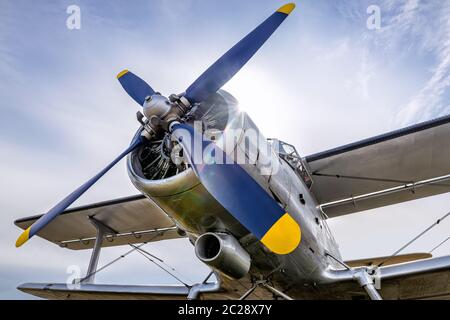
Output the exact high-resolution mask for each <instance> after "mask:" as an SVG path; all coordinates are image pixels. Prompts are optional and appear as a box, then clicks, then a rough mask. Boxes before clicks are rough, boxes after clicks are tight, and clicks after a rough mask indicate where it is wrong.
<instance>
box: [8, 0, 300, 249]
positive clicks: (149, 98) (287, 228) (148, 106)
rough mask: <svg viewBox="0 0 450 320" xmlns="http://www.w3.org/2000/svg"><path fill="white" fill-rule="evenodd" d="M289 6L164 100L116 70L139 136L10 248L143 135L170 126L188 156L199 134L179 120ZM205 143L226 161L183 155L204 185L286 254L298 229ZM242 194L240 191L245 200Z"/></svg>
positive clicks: (262, 39) (261, 237)
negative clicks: (136, 116) (137, 112)
mask: <svg viewBox="0 0 450 320" xmlns="http://www.w3.org/2000/svg"><path fill="white" fill-rule="evenodd" d="M294 8H295V4H293V3H289V4H286V5H284V6H282V7H281V8H279V9H278V10H277V11H276V12H275V13H273V14H272V15H271V16H270V17H269V18H267V19H266V20H265V21H264V22H262V23H261V24H260V25H259V26H258V27H256V28H255V29H254V30H253V31H252V32H250V33H249V34H248V35H247V36H246V37H244V38H243V39H242V40H241V41H239V42H238V43H237V44H236V45H235V46H234V47H232V48H231V49H230V50H229V51H228V52H226V53H225V54H224V55H223V56H222V57H221V58H219V59H218V60H217V61H216V62H215V63H214V64H213V65H211V66H210V67H209V68H208V69H207V70H206V71H205V72H204V73H203V74H202V75H201V76H200V77H198V78H197V80H195V81H194V82H193V83H192V84H191V85H190V86H189V87H188V88H187V89H186V91H185V93H184V94H182V95H180V96H177V95H172V96H171V97H170V100H169V99H167V98H166V97H164V96H162V95H160V94H158V93H156V92H155V91H154V90H153V89H152V87H151V86H150V85H149V84H147V83H146V82H145V81H144V80H142V79H141V78H140V77H138V76H137V75H135V74H134V73H132V72H130V71H128V70H124V71H122V72H120V73H119V74H118V75H117V78H118V80H119V82H120V84H121V85H122V87H123V88H124V89H125V91H126V92H127V93H128V95H129V96H130V97H131V98H133V100H134V101H136V102H137V103H138V104H139V105H140V106H141V107H143V113H144V115H145V116H146V118H147V122H145V123H144V125H143V128H144V130H142V135H138V137H137V138H135V139H134V140H133V141H132V143H131V145H130V146H129V147H128V148H127V149H126V150H125V151H124V152H123V153H121V154H120V155H119V156H118V157H117V158H116V159H114V161H113V162H111V163H110V164H109V165H108V166H107V167H105V168H104V169H103V170H102V171H100V172H99V173H98V174H97V175H95V176H94V177H92V178H91V179H90V180H88V181H87V182H86V183H84V184H83V185H82V186H80V187H79V188H78V189H76V190H75V191H73V192H72V193H71V194H69V195H68V196H67V197H66V198H64V199H63V200H62V201H61V202H59V203H58V204H57V205H56V206H54V207H53V208H52V209H50V211H49V212H47V213H46V214H45V215H43V216H42V217H41V218H39V219H38V220H37V221H36V222H35V223H33V224H32V225H31V226H30V227H29V228H28V229H26V230H25V231H24V232H23V233H22V234H21V235H20V237H19V238H18V239H17V242H16V246H17V247H20V246H21V245H22V244H24V243H25V242H26V241H28V240H29V239H30V238H31V237H32V236H34V235H35V234H36V233H38V232H39V231H40V230H42V228H44V227H45V226H46V225H48V224H49V223H50V222H51V221H52V220H53V219H55V218H56V217H57V216H58V215H59V214H61V213H62V212H63V211H64V210H65V209H67V208H68V207H69V206H70V205H71V204H72V203H73V202H74V201H75V200H77V199H78V198H79V197H80V196H81V195H82V194H83V193H84V192H86V191H87V190H88V189H89V188H90V187H91V186H92V185H93V184H94V183H96V182H97V181H98V180H99V179H100V178H101V177H102V176H103V175H104V174H105V173H106V172H108V171H109V170H110V169H111V168H112V167H113V166H114V165H115V164H116V163H117V162H119V161H120V160H121V159H122V158H123V157H125V156H126V155H127V154H129V153H130V152H132V151H133V150H135V149H137V148H139V147H140V146H141V145H142V144H143V143H144V141H145V138H147V139H152V137H154V136H155V135H156V134H157V133H160V132H163V131H167V130H169V131H170V130H171V131H172V134H173V135H174V136H175V137H177V139H178V141H179V142H180V144H181V145H182V147H183V149H184V150H185V151H186V153H187V154H192V151H193V148H192V145H190V144H189V143H186V140H187V139H188V138H189V137H191V138H193V137H198V135H199V134H200V133H198V132H196V131H195V130H194V129H193V128H192V127H191V126H189V125H186V124H181V123H180V121H182V120H183V117H184V116H185V115H186V113H187V112H188V111H189V109H190V107H191V106H192V105H194V104H197V103H201V102H203V101H205V100H206V99H208V97H209V96H210V95H212V94H214V93H215V92H217V91H218V90H219V89H220V88H221V87H222V86H223V85H225V84H226V83H227V82H228V81H229V80H230V79H231V78H232V77H233V76H234V75H235V74H236V73H237V72H238V71H239V70H241V69H242V67H243V66H244V65H245V64H246V63H247V62H248V61H249V60H250V58H251V57H253V56H254V55H255V53H256V52H257V51H258V50H259V49H260V48H261V46H262V45H263V44H264V43H265V42H266V41H267V39H268V38H269V37H270V36H271V35H272V34H273V33H274V31H275V30H276V29H277V28H278V27H279V26H280V25H281V23H282V22H283V21H284V20H285V19H286V17H287V16H288V15H289V14H290V13H291V12H292V11H293V10H294ZM191 141H192V139H191ZM200 141H202V140H200ZM211 144H213V145H211ZM210 145H211V146H212V147H214V148H213V150H214V153H215V154H214V155H215V156H219V157H222V158H223V159H227V160H226V162H223V163H227V164H226V165H215V164H200V165H198V164H196V163H195V162H194V161H193V159H192V158H191V157H189V161H190V162H191V165H192V168H193V169H194V171H195V173H196V174H197V176H198V177H199V179H200V181H201V182H202V183H203V184H204V186H205V188H206V189H207V190H208V191H209V192H210V193H211V195H213V196H214V197H215V198H216V199H217V200H218V201H219V203H220V204H221V205H222V206H223V207H224V208H226V209H227V210H228V211H229V212H230V213H231V214H232V215H233V216H234V217H235V218H236V219H237V220H239V221H240V222H241V223H242V224H243V225H244V226H245V227H246V228H247V229H248V230H249V231H250V232H252V233H253V234H255V236H256V237H258V239H259V240H261V242H262V243H263V244H264V245H266V246H267V247H268V248H269V249H270V250H272V251H273V252H275V253H278V254H287V253H290V252H292V251H293V250H294V249H295V248H296V247H297V246H298V244H299V243H300V237H301V232H300V227H299V226H298V224H297V223H296V222H295V220H294V219H293V218H292V217H291V216H290V215H289V214H288V213H286V212H284V210H283V209H282V208H281V207H280V206H279V205H278V204H277V202H276V201H275V200H273V199H272V198H271V197H270V196H269V195H268V194H267V193H266V192H265V191H264V189H262V188H261V186H259V185H258V184H257V183H256V182H255V181H254V180H253V178H252V177H251V176H250V175H248V174H247V172H246V171H245V170H244V169H242V168H241V167H240V166H239V165H238V164H236V163H234V162H233V161H231V160H230V159H228V158H227V157H228V156H227V155H226V153H225V152H224V151H222V150H221V149H220V148H219V147H217V146H215V144H214V143H212V142H211V141H206V142H204V143H203V144H202V151H204V150H206V148H208V146H209V147H211V146H210ZM202 154H203V153H202ZM228 163H230V164H228ZM236 195H237V196H236ZM242 195H245V198H244V197H242Z"/></svg>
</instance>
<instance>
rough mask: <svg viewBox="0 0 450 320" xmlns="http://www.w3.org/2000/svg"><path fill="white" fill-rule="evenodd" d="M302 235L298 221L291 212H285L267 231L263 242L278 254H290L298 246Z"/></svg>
mask: <svg viewBox="0 0 450 320" xmlns="http://www.w3.org/2000/svg"><path fill="white" fill-rule="evenodd" d="M301 236H302V234H301V231H300V226H299V225H298V223H297V222H296V221H295V220H294V219H293V218H292V217H291V216H290V215H289V213H285V214H284V215H283V216H282V217H281V218H280V219H278V221H277V222H275V224H274V225H273V226H272V227H271V228H270V229H269V231H267V232H266V234H265V235H264V237H263V238H262V239H261V242H262V243H263V244H264V245H265V246H266V247H267V248H269V250H270V251H272V252H274V253H276V254H289V253H291V252H292V251H294V250H295V249H296V248H297V247H298V245H299V244H300V240H301Z"/></svg>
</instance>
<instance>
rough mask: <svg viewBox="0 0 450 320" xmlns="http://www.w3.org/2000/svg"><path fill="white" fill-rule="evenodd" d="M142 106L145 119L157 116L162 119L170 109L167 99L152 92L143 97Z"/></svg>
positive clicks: (170, 105)
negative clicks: (150, 94)
mask: <svg viewBox="0 0 450 320" xmlns="http://www.w3.org/2000/svg"><path fill="white" fill-rule="evenodd" d="M142 107H143V113H144V115H145V117H146V118H147V119H149V120H150V119H152V118H153V117H158V118H159V119H163V118H164V117H165V116H166V115H167V114H168V113H169V112H170V110H171V109H172V104H171V103H170V101H169V99H167V98H166V97H164V96H162V95H160V94H154V95H152V96H149V97H147V98H146V99H145V102H144V105H143V106H142Z"/></svg>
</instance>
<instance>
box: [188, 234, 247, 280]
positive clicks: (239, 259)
mask: <svg viewBox="0 0 450 320" xmlns="http://www.w3.org/2000/svg"><path fill="white" fill-rule="evenodd" d="M195 254H196V255H197V257H198V258H199V259H200V260H201V261H203V262H204V263H206V264H207V265H209V266H210V267H212V268H213V269H216V270H218V271H220V272H222V273H224V274H225V275H227V276H229V277H231V278H233V279H240V278H242V277H244V276H245V275H246V274H247V273H248V271H249V270H250V265H251V258H250V255H249V254H248V253H247V251H245V250H244V248H242V246H241V245H240V244H239V242H238V241H237V240H236V238H235V237H233V236H231V235H229V234H225V233H212V232H208V233H205V234H203V235H201V236H200V237H199V238H198V239H197V241H196V242H195Z"/></svg>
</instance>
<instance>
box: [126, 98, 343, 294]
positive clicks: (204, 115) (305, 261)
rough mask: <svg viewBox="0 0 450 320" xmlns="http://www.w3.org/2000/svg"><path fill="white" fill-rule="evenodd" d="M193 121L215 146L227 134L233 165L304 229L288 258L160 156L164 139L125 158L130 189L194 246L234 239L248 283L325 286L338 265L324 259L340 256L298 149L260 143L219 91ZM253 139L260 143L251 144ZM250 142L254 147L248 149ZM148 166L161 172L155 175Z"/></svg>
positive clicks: (185, 170) (233, 104)
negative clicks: (206, 238) (205, 127)
mask: <svg viewBox="0 0 450 320" xmlns="http://www.w3.org/2000/svg"><path fill="white" fill-rule="evenodd" d="M218 110H220V111H221V113H220V112H218ZM224 110H225V111H226V112H224ZM196 117H197V118H198V119H202V120H203V121H205V122H206V121H209V122H210V123H211V124H212V125H211V127H212V129H213V131H214V130H216V131H217V132H220V134H218V136H217V137H216V138H217V139H218V141H217V143H220V142H223V141H220V140H225V139H226V138H227V137H228V138H229V137H230V136H231V135H232V139H228V141H232V143H231V144H230V143H228V142H227V143H226V145H227V148H226V149H225V151H226V152H227V154H229V155H230V156H231V157H233V158H234V159H238V158H240V160H241V162H242V164H241V163H240V165H241V166H242V167H243V168H244V169H245V170H246V171H247V173H249V174H250V175H251V177H252V178H253V179H254V180H255V181H256V182H258V184H259V185H260V186H261V187H262V188H263V189H264V190H265V191H266V192H267V193H268V194H269V195H271V196H272V197H273V198H274V199H275V200H276V201H278V203H279V205H280V206H281V207H283V209H284V210H285V211H286V212H288V213H289V214H290V215H291V216H292V217H293V218H294V220H296V222H297V223H298V224H299V226H300V229H301V241H300V244H299V245H298V247H297V248H296V249H295V250H294V251H292V252H290V253H289V254H285V255H278V254H274V253H272V252H271V251H270V250H268V249H267V248H266V247H265V246H264V245H263V244H262V243H261V242H260V241H259V240H258V239H257V238H256V237H255V236H254V235H252V234H251V233H250V232H249V231H248V230H247V229H246V228H245V227H244V226H242V224H241V223H239V221H237V220H236V219H235V218H234V217H233V216H232V215H231V214H230V213H229V212H228V211H227V210H225V209H224V208H223V207H222V206H221V205H220V204H219V203H218V202H217V201H216V199H214V198H213V197H212V196H211V195H210V194H209V193H208V191H207V190H206V189H205V188H204V187H203V185H202V184H201V183H200V181H199V180H198V179H197V177H196V175H195V174H194V172H193V171H192V169H190V168H188V167H185V168H183V167H180V166H178V167H176V168H175V167H174V166H172V165H171V164H170V159H168V158H167V157H166V156H164V154H162V155H158V153H157V152H158V150H159V151H160V152H163V151H164V150H163V149H162V148H164V143H166V142H164V139H162V142H161V146H160V147H158V146H157V145H156V144H155V146H154V147H150V148H149V147H148V149H145V150H137V151H135V152H133V153H132V154H131V155H130V156H129V158H128V171H129V176H130V178H131V180H132V182H133V184H134V185H135V186H136V187H137V189H138V190H139V191H140V192H142V193H143V194H144V195H146V196H147V197H148V198H149V200H150V201H153V202H155V203H156V204H157V205H158V206H159V207H160V208H161V209H162V210H164V211H165V212H166V214H167V215H168V216H169V217H170V218H172V219H173V221H174V222H175V224H176V225H177V226H178V227H179V229H180V230H182V231H183V232H185V233H186V235H187V236H188V238H189V239H190V241H191V242H192V243H193V244H194V243H195V241H196V239H197V238H198V237H199V236H201V235H202V234H205V233H207V232H214V233H226V234H230V235H232V236H233V237H235V238H236V239H237V240H238V241H239V243H240V244H241V245H242V247H243V248H244V249H245V250H246V251H247V252H248V253H249V255H250V257H251V269H250V271H249V273H250V275H251V276H252V277H253V278H255V279H265V278H267V277H269V276H270V279H271V281H274V282H277V283H278V284H279V285H280V286H282V287H285V286H287V285H292V284H295V285H302V286H305V285H306V286H307V285H315V284H320V283H325V282H327V279H326V270H327V269H329V268H332V267H336V265H335V264H336V261H334V260H333V259H330V258H329V257H328V254H331V255H333V256H334V257H336V258H338V259H340V254H339V250H338V247H337V244H336V242H335V240H334V238H333V236H332V234H331V232H330V230H329V228H328V226H327V223H326V221H325V216H324V214H322V212H321V211H320V209H319V207H318V204H317V202H316V200H315V199H314V197H313V195H312V194H311V192H310V183H311V182H310V180H309V176H308V174H307V171H306V169H305V167H304V166H303V162H302V161H301V158H300V157H299V156H298V154H297V153H296V152H295V149H293V150H286V148H292V146H289V145H287V144H284V143H282V142H280V141H278V140H267V139H265V138H264V137H263V136H262V135H261V134H260V132H259V130H258V128H257V127H256V125H255V124H254V123H253V121H252V120H251V119H250V117H249V116H248V115H246V114H245V113H243V112H240V111H239V110H238V108H237V101H236V100H235V99H234V98H233V97H232V96H231V95H230V94H228V93H226V92H225V91H219V92H218V93H217V94H216V96H215V97H214V98H213V99H210V100H209V101H208V102H207V103H204V104H203V105H201V106H199V110H198V114H197V116H195V115H194V116H193V118H196ZM208 117H209V118H208ZM198 119H197V120H198ZM236 132H238V133H237V134H236ZM255 133H256V134H255ZM255 136H256V137H257V139H258V141H257V142H255V141H256V140H252V139H254V138H255ZM252 144H253V145H254V147H253V148H251V147H250V148H248V146H249V145H250V146H251V145H252ZM223 145H225V143H223ZM152 148H153V149H152ZM158 148H159V149H158ZM155 150H156V151H155ZM152 152H153V154H152ZM244 158H245V159H244ZM242 160H245V161H242ZM158 166H159V167H158ZM153 167H155V168H156V167H158V168H157V169H155V170H152V168H153ZM161 171H164V172H165V174H161ZM232 192H233V190H230V193H232ZM236 197H244V198H245V194H236ZM259 214H264V212H254V215H255V219H258V215H259Z"/></svg>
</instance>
